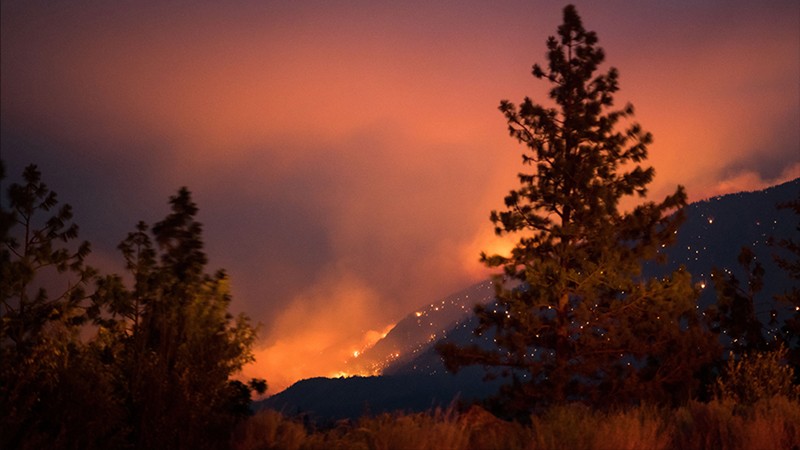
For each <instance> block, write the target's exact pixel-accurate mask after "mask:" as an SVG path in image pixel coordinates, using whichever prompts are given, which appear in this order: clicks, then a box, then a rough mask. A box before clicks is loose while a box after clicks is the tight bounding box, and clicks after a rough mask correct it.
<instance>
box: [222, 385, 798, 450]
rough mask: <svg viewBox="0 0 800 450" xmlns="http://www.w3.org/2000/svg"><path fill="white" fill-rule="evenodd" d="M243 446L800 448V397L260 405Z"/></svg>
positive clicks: (298, 449)
mask: <svg viewBox="0 0 800 450" xmlns="http://www.w3.org/2000/svg"><path fill="white" fill-rule="evenodd" d="M233 447H234V448H236V449H238V450H256V449H258V450H271V449H286V450H317V449H320V450H322V449H330V450H345V449H348V450H349V449H355V450H409V449H415V450H427V449H437V450H438V449H441V450H493V449H508V450H517V449H519V450H555V449H564V448H570V449H587V450H594V449H596V450H606V449H608V450H611V449H614V450H617V449H620V450H625V449H630V450H639V449H654V450H659V449H672V448H681V449H687V450H693V449H698V450H699V449H709V448H713V449H719V450H729V449H730V450H744V449H755V450H758V449H776V450H780V449H785V450H792V449H795V448H797V449H800V403H798V401H796V400H790V399H787V398H785V397H772V398H769V399H765V400H760V401H758V402H756V403H754V404H752V405H748V406H743V405H740V404H736V403H733V402H730V401H727V402H723V401H712V402H710V403H699V402H692V403H690V404H688V405H687V406H684V407H680V408H677V409H664V408H655V407H650V406H641V407H635V408H629V409H624V410H619V411H613V412H600V411H594V410H591V409H589V408H587V407H585V406H582V405H577V404H574V405H565V406H559V407H554V408H552V409H550V410H549V411H547V412H546V413H544V414H542V415H538V416H534V417H532V418H531V424H530V425H529V426H523V425H520V424H518V423H511V422H505V421H503V420H500V419H497V418H495V417H494V416H493V415H491V414H489V413H488V412H486V411H484V410H482V409H481V408H479V407H472V408H470V409H469V410H467V411H465V412H456V411H455V410H453V409H449V410H444V411H443V410H435V411H431V412H428V413H413V414H399V413H398V414H381V415H378V416H376V417H364V418H361V419H359V420H358V421H355V422H341V423H338V424H337V425H336V426H334V427H331V428H327V429H319V430H314V429H311V428H309V427H306V426H304V425H303V424H302V423H300V422H298V421H296V420H293V419H290V418H286V417H284V416H282V415H281V414H279V413H277V412H274V411H262V412H259V413H258V414H256V415H255V416H254V417H252V418H251V419H250V420H249V421H248V422H246V423H244V424H242V426H241V427H240V428H239V429H238V430H237V431H236V433H235V435H234V437H233Z"/></svg>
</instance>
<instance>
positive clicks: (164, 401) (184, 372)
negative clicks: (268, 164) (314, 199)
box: [91, 188, 266, 449]
mask: <svg viewBox="0 0 800 450" xmlns="http://www.w3.org/2000/svg"><path fill="white" fill-rule="evenodd" d="M170 205H171V212H170V214H169V215H167V217H166V218H165V219H164V220H163V221H161V222H158V223H157V224H155V225H154V226H153V227H152V229H150V228H149V227H148V226H147V225H146V224H145V223H143V222H140V223H139V224H138V225H137V227H136V230H135V231H134V232H132V233H130V234H128V236H127V238H126V239H125V240H124V241H123V242H122V243H121V244H120V246H119V248H120V250H121V251H122V254H123V256H124V258H125V262H126V268H127V270H128V271H129V272H130V275H131V279H132V280H133V286H132V288H130V289H129V288H127V287H126V286H125V284H124V282H123V279H122V277H120V276H119V275H111V276H108V277H105V278H103V279H102V280H100V281H99V282H98V289H97V294H96V295H95V296H94V301H95V305H94V308H93V309H92V311H91V315H92V317H93V318H94V320H95V323H96V324H97V325H98V326H99V333H98V339H97V341H98V343H99V345H101V347H102V348H103V349H104V351H105V353H106V354H107V355H108V356H109V361H110V364H111V365H112V366H113V368H114V371H115V372H116V373H117V374H118V377H117V378H118V380H119V381H120V383H119V386H118V390H119V392H120V393H121V394H120V395H122V396H124V397H125V399H126V405H127V406H126V407H127V409H128V419H127V421H128V422H129V423H130V425H131V428H132V429H131V436H130V439H129V440H130V441H131V443H132V445H133V447H134V448H141V449H150V448H176V449H180V448H219V447H220V446H224V445H225V443H227V442H228V439H229V437H230V433H231V432H232V427H233V425H235V423H236V421H237V420H238V419H239V418H240V417H241V416H242V415H243V414H247V413H248V412H249V411H248V410H247V408H246V406H247V405H249V400H250V391H251V390H256V391H259V392H263V390H264V389H266V385H265V383H264V382H263V381H262V380H253V381H251V383H250V384H249V385H245V384H244V383H242V382H240V381H237V380H233V379H232V378H231V377H232V376H233V375H234V374H235V373H236V372H238V371H239V370H240V369H241V368H242V366H243V365H244V364H246V363H247V362H249V361H252V358H253V356H252V352H251V347H252V345H253V343H254V341H255V333H256V329H255V327H253V326H252V325H251V324H250V322H249V319H248V318H247V317H246V316H244V315H240V316H239V317H236V318H234V317H233V316H231V315H230V313H229V312H228V308H229V306H230V302H231V296H230V289H229V281H228V277H227V275H226V274H225V272H224V271H217V272H216V273H214V274H208V273H207V272H206V264H207V262H208V259H207V257H206V255H205V253H204V251H203V240H202V225H201V224H200V223H199V222H198V221H197V220H196V219H195V216H196V214H197V211H198V209H197V206H196V205H195V204H194V203H193V202H192V200H191V195H190V193H189V191H188V190H187V189H186V188H183V189H181V190H180V191H179V192H178V194H177V195H176V196H173V197H171V199H170ZM151 234H152V238H151Z"/></svg>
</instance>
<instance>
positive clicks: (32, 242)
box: [0, 165, 113, 448]
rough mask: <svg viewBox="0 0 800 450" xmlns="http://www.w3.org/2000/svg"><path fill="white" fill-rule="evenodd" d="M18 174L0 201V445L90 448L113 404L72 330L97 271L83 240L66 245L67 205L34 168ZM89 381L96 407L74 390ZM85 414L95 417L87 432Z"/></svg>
mask: <svg viewBox="0 0 800 450" xmlns="http://www.w3.org/2000/svg"><path fill="white" fill-rule="evenodd" d="M4 170H5V169H4V167H3V168H2V170H0V179H2V178H3V176H4ZM22 177H23V182H22V183H13V184H11V186H10V187H9V190H8V206H9V208H8V210H6V209H5V208H4V207H3V208H0V302H1V303H0V361H2V362H1V363H0V411H2V415H3V419H2V420H1V421H0V447H2V448H41V447H44V446H50V447H51V448H52V447H55V448H58V447H59V446H60V445H61V446H63V445H66V443H65V440H72V441H75V442H80V447H82V448H96V447H95V444H96V443H97V440H93V439H92V435H94V437H97V438H100V439H103V438H106V437H107V436H108V433H109V430H108V428H107V427H105V425H104V424H103V423H100V422H98V421H97V419H98V418H99V417H101V415H103V414H105V413H107V412H109V414H105V415H103V416H102V417H103V419H104V420H105V421H106V422H105V423H106V424H112V423H113V419H112V415H113V414H112V413H110V410H112V409H113V405H112V404H111V403H112V402H108V401H106V400H108V398H107V397H104V393H105V391H104V388H105V387H106V386H107V384H105V381H106V379H105V377H104V375H105V374H104V373H102V372H98V371H95V370H94V368H93V367H91V364H87V360H89V359H91V355H90V354H89V352H87V351H86V350H87V349H86V348H85V346H84V345H83V343H82V342H81V341H80V339H79V337H80V336H79V333H80V330H81V326H82V324H83V323H84V322H85V320H86V315H85V308H86V306H87V304H88V300H89V294H88V292H87V287H88V286H89V285H90V283H91V282H92V281H93V280H94V277H95V273H96V272H95V270H94V269H93V268H91V267H90V266H88V265H87V264H86V263H85V259H86V257H87V255H88V254H89V251H90V245H89V243H88V242H86V241H84V242H79V243H77V244H74V241H75V240H76V239H77V237H78V226H77V225H76V224H75V223H73V222H72V209H71V207H70V206H69V205H68V204H63V205H59V202H58V196H57V195H56V193H55V192H54V191H52V190H50V188H48V186H47V185H46V184H45V183H44V182H43V181H42V178H41V172H40V171H39V169H38V168H37V167H36V166H35V165H29V166H27V167H26V168H25V169H24V171H23V174H22ZM3 200H5V199H3ZM3 205H4V203H3ZM90 388H91V390H93V395H94V399H95V400H96V401H97V402H98V403H99V404H100V406H98V405H97V404H91V405H90V403H91V401H88V400H87V399H89V398H91V397H86V396H82V395H81V394H80V393H85V392H88V391H89V390H90ZM90 422H92V423H94V424H96V425H97V427H95V428H94V429H93V430H92V432H91V433H89V432H87V430H86V425H87V423H90ZM111 426H113V425H111ZM105 443H106V444H108V443H109V441H108V440H105ZM76 445H77V444H76Z"/></svg>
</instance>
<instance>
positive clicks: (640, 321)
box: [438, 5, 717, 413]
mask: <svg viewBox="0 0 800 450" xmlns="http://www.w3.org/2000/svg"><path fill="white" fill-rule="evenodd" d="M563 18H564V22H563V24H562V25H560V26H559V27H558V32H557V34H558V36H557V37H550V38H549V39H548V40H547V59H548V64H547V65H546V66H545V67H542V66H540V65H538V64H536V65H534V66H533V71H532V72H533V76H534V77H536V78H537V79H540V80H544V81H546V82H548V83H549V84H550V85H551V86H552V88H551V89H550V91H549V97H550V100H551V102H550V104H551V105H552V106H545V105H542V104H538V103H535V102H534V101H533V100H531V99H530V98H525V99H524V100H523V102H522V103H521V104H519V105H518V106H517V105H515V104H513V103H511V102H509V101H507V100H503V101H501V103H500V107H499V109H500V111H501V112H502V113H503V115H504V116H505V118H506V120H507V122H508V130H509V133H510V135H511V136H512V137H513V138H515V139H516V140H518V141H519V142H520V143H522V144H523V145H524V146H525V147H526V148H525V153H524V154H523V155H522V160H523V164H524V166H525V167H527V172H524V173H520V174H519V183H520V186H519V187H518V188H517V189H515V190H512V191H511V192H510V193H509V194H508V195H507V196H506V197H505V209H504V210H501V211H493V212H492V213H491V216H490V217H491V220H492V222H493V223H494V224H495V231H496V233H497V234H498V235H500V236H505V235H513V236H517V237H518V241H517V243H516V245H515V247H514V248H513V250H512V251H511V254H510V255H486V254H482V260H483V262H484V263H485V264H486V265H487V266H489V267H502V268H503V275H502V276H500V277H501V278H504V282H499V283H497V286H498V292H497V302H496V304H491V305H488V306H477V307H476V310H475V312H476V314H477V316H478V319H479V326H478V328H477V329H476V333H477V334H479V335H481V334H484V333H489V335H490V336H492V337H493V342H494V345H493V346H491V348H486V347H480V346H470V347H458V346H456V345H454V344H444V345H440V346H439V347H438V350H439V352H440V353H441V354H442V356H443V358H444V360H445V363H446V365H447V367H448V368H449V369H450V370H454V371H455V370H458V369H459V368H461V367H463V366H466V365H473V364H480V365H484V366H486V367H488V368H490V369H492V370H490V372H491V373H496V372H497V371H498V370H499V372H500V374H502V375H507V376H510V377H511V378H512V382H511V384H510V385H507V386H506V388H504V389H503V390H502V392H501V395H500V398H501V399H504V400H505V403H504V406H503V407H504V408H505V409H506V410H507V411H521V412H523V413H524V412H525V411H530V409H531V408H533V407H534V406H536V405H544V404H548V403H552V402H564V401H570V400H587V401H594V402H603V403H607V402H609V401H610V402H615V401H628V400H630V401H635V400H639V399H650V400H669V399H671V398H676V397H677V398H678V399H682V398H686V397H688V396H689V395H690V390H691V388H692V379H693V374H694V372H695V371H697V370H698V369H699V367H700V366H702V365H703V364H705V363H706V362H707V361H709V360H710V359H712V358H713V357H714V356H716V353H717V349H716V343H715V341H714V337H713V335H711V334H710V333H709V332H708V331H707V330H706V329H704V328H703V324H702V322H701V321H700V320H699V319H698V317H697V315H696V313H695V300H696V298H697V295H698V292H697V290H696V288H695V287H694V286H693V284H692V282H691V277H690V275H689V274H688V273H686V272H685V271H684V270H682V269H681V270H677V271H675V272H674V273H672V274H671V276H669V277H666V278H663V279H651V280H645V279H643V278H642V276H641V265H642V262H643V261H644V260H648V259H654V258H657V257H658V252H659V250H660V249H661V248H662V247H664V246H667V245H669V244H670V243H672V241H673V239H674V236H675V233H676V230H677V229H678V227H679V225H680V224H681V222H682V221H683V214H682V207H683V206H684V205H685V204H686V194H685V192H684V190H683V188H682V187H678V188H677V190H676V191H675V192H674V193H673V194H671V195H669V196H667V197H666V198H665V199H664V200H663V201H661V202H654V201H643V202H642V203H640V204H638V205H637V206H635V207H632V209H630V210H629V211H625V210H623V209H622V208H621V206H620V202H621V200H623V199H625V198H626V197H630V196H636V197H640V198H641V197H645V196H646V194H647V185H648V184H649V183H650V182H651V181H652V179H653V176H654V170H653V169H652V168H650V167H646V168H645V167H642V166H641V165H640V164H641V163H642V162H643V161H644V160H645V159H646V158H647V146H648V144H650V143H651V140H652V137H651V135H650V134H649V133H647V132H645V131H643V130H642V128H641V127H640V125H639V124H637V123H635V122H633V121H632V117H633V106H632V105H630V104H628V105H626V106H624V107H622V108H620V109H615V108H614V94H615V93H616V92H617V90H618V89H619V84H618V72H617V70H616V69H614V68H611V69H609V70H608V71H607V72H605V73H600V74H596V72H597V71H598V69H599V67H600V65H601V64H602V63H603V61H604V59H605V54H604V52H603V50H602V48H600V47H598V46H597V42H598V40H597V36H596V34H595V33H594V32H591V31H586V30H585V29H584V27H583V24H582V22H581V19H580V17H579V16H578V14H577V12H576V9H575V7H574V6H572V5H569V6H567V7H566V8H565V9H564V12H563ZM626 204H627V203H626Z"/></svg>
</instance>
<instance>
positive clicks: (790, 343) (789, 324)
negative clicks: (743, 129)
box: [772, 193, 800, 382]
mask: <svg viewBox="0 0 800 450" xmlns="http://www.w3.org/2000/svg"><path fill="white" fill-rule="evenodd" d="M778 207H779V208H781V209H790V210H792V211H794V213H795V214H796V215H797V218H798V224H797V227H796V228H795V229H796V230H797V231H798V234H800V193H798V197H797V198H796V199H795V200H792V201H791V202H787V203H783V204H780V205H778ZM772 243H773V245H775V246H776V247H778V248H780V249H782V250H783V251H784V252H785V254H786V255H787V256H782V255H780V254H776V255H775V256H774V258H775V262H776V263H777V264H778V267H780V268H781V269H783V270H784V271H785V272H786V274H787V275H788V276H789V277H790V278H791V279H793V280H795V285H794V286H792V287H791V288H789V289H788V290H787V291H786V292H784V293H783V294H781V295H778V296H777V300H778V301H780V302H782V303H783V304H785V305H788V306H789V307H790V308H791V309H792V310H793V313H792V316H791V317H789V318H788V319H787V320H786V323H785V324H784V325H783V327H782V329H781V331H782V332H783V333H782V339H783V341H784V342H785V343H786V345H787V347H788V349H789V351H788V357H789V361H790V362H791V364H792V365H793V366H794V371H795V376H797V377H800V241H797V240H795V239H794V238H792V237H784V238H781V239H779V240H777V241H776V240H772ZM796 382H800V378H798V379H796Z"/></svg>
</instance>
